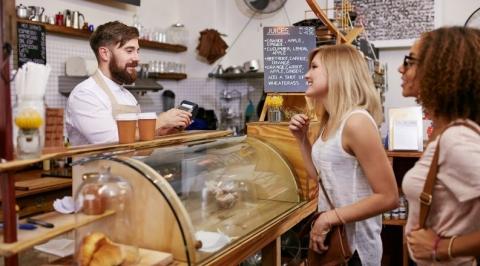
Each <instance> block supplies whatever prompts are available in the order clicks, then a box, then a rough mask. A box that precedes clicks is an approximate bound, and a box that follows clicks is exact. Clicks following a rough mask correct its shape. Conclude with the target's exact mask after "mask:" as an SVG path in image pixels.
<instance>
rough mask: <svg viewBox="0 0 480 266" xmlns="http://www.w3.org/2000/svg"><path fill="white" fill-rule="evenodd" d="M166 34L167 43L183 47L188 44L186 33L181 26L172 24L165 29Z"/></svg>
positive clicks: (183, 26)
mask: <svg viewBox="0 0 480 266" xmlns="http://www.w3.org/2000/svg"><path fill="white" fill-rule="evenodd" d="M166 34H167V36H166V38H167V39H166V41H167V43H171V44H180V45H185V46H186V45H187V43H188V31H187V29H186V28H185V25H183V24H180V23H177V24H173V25H172V26H170V27H169V28H168V29H167V32H166Z"/></svg>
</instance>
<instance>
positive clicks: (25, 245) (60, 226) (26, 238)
mask: <svg viewBox="0 0 480 266" xmlns="http://www.w3.org/2000/svg"><path fill="white" fill-rule="evenodd" d="M113 214H114V212H113V211H107V212H105V213H104V214H102V215H83V214H80V215H78V217H77V218H78V219H77V223H75V220H76V219H75V215H73V214H60V213H57V212H49V213H46V214H42V215H39V216H36V217H35V218H38V219H41V220H44V221H47V222H49V223H52V224H54V225H55V228H44V227H40V226H39V227H37V229H35V230H31V231H28V230H18V241H17V242H15V243H9V244H6V243H3V236H1V237H0V256H11V255H14V254H17V253H19V252H21V251H23V250H26V249H29V248H31V247H33V246H35V245H38V244H40V243H43V242H45V241H48V240H49V239H52V238H54V237H56V236H58V235H61V234H64V233H66V232H69V231H71V230H73V229H74V228H75V227H76V226H82V225H86V224H89V223H92V222H95V221H98V220H100V219H103V218H105V217H108V216H110V215H113ZM20 223H25V221H24V220H21V221H20Z"/></svg>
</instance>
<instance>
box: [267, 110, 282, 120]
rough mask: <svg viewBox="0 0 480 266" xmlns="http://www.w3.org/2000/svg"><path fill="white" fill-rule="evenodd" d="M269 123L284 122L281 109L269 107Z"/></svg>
mask: <svg viewBox="0 0 480 266" xmlns="http://www.w3.org/2000/svg"><path fill="white" fill-rule="evenodd" d="M268 122H274V123H278V122H282V111H281V110H280V108H279V107H268Z"/></svg>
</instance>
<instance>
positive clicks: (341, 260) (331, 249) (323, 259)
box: [300, 177, 352, 266]
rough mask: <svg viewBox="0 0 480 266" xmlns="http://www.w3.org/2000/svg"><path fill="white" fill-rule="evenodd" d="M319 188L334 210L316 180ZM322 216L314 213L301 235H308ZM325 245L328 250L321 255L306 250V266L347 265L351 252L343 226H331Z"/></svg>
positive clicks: (332, 207)
mask: <svg viewBox="0 0 480 266" xmlns="http://www.w3.org/2000/svg"><path fill="white" fill-rule="evenodd" d="M318 180H319V183H320V187H321V188H322V191H323V194H324V195H325V198H326V199H327V202H328V205H329V206H330V208H331V209H332V210H334V209H335V206H334V205H333V203H332V200H331V199H330V196H329V195H328V194H327V190H326V189H325V187H324V185H323V183H322V179H321V178H320V177H319V178H318ZM321 214H322V212H317V213H315V214H314V215H313V216H312V217H311V218H310V219H309V220H308V222H307V223H306V224H305V226H304V228H303V230H302V232H301V233H300V234H301V235H305V234H306V233H308V234H310V231H311V229H312V227H313V225H314V223H315V221H316V220H317V218H318V217H319V216H320V215H321ZM325 245H326V246H328V250H327V251H325V252H323V253H321V254H320V253H317V252H315V251H314V250H312V249H309V250H308V261H307V265H308V266H318V265H325V266H337V265H344V264H347V262H348V260H349V259H350V258H351V257H352V251H351V249H350V246H349V245H348V238H347V232H346V231H345V225H343V224H342V225H337V226H333V227H332V228H331V229H330V232H329V233H328V235H327V237H326V238H325Z"/></svg>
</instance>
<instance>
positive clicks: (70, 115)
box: [65, 70, 138, 146]
mask: <svg viewBox="0 0 480 266" xmlns="http://www.w3.org/2000/svg"><path fill="white" fill-rule="evenodd" d="M99 73H100V75H101V76H102V78H103V79H104V80H105V83H106V84H107V86H108V87H109V89H110V91H111V92H112V94H113V95H114V96H115V98H116V100H117V102H118V104H124V105H137V104H138V103H137V100H136V99H135V97H133V95H132V94H131V93H130V92H129V91H128V90H127V89H125V88H123V87H122V86H120V85H118V84H117V83H115V82H114V81H112V80H110V79H109V78H107V77H105V76H104V75H103V73H102V72H101V71H100V70H99ZM65 120H66V121H65V123H66V128H67V134H68V138H69V140H70V143H71V144H72V145H74V146H77V145H85V144H100V143H110V142H117V141H118V132H117V123H116V122H115V119H114V117H113V115H112V103H111V102H110V99H109V98H108V95H107V94H106V93H105V92H104V91H103V90H102V88H100V86H98V84H97V83H96V82H95V80H94V79H93V78H92V77H90V78H88V79H87V80H85V81H83V82H81V83H80V84H78V85H77V86H76V87H75V88H74V89H73V91H72V92H71V93H70V96H69V97H68V101H67V108H66V119H65Z"/></svg>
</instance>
